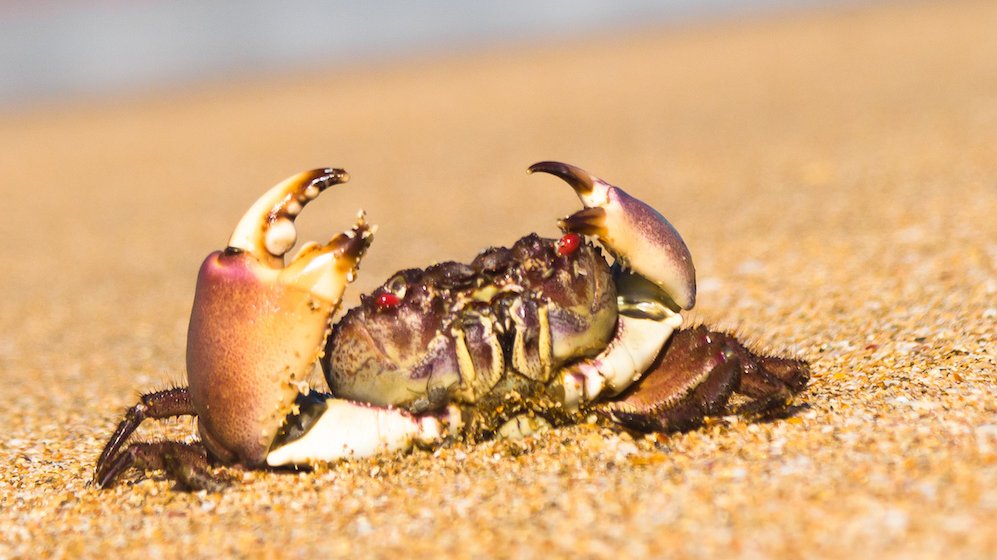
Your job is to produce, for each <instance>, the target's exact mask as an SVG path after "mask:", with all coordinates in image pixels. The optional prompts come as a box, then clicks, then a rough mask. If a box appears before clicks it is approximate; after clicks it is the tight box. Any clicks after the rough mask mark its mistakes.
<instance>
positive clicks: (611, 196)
mask: <svg viewBox="0 0 997 560" xmlns="http://www.w3.org/2000/svg"><path fill="white" fill-rule="evenodd" d="M529 171H530V173H534V172H537V171H540V172H543V173H549V174H551V175H556V176H557V177H560V178H561V179H563V180H564V181H565V182H567V183H568V184H569V185H571V187H572V188H573V189H575V192H576V193H577V194H578V198H579V199H581V201H582V204H584V205H585V208H584V209H582V210H579V211H578V212H575V213H574V214H572V215H570V216H568V217H566V218H564V219H563V220H561V221H560V222H559V225H560V227H561V229H562V230H564V231H566V232H575V233H580V234H583V235H593V236H596V237H598V239H599V241H600V242H601V243H602V244H603V245H604V246H605V247H606V248H607V249H608V250H609V251H610V252H611V253H612V254H613V256H614V257H615V258H616V259H617V261H618V262H620V263H621V264H622V265H624V266H626V267H628V268H630V269H632V270H633V271H635V272H637V273H638V274H640V275H641V276H643V277H645V278H647V279H648V280H650V281H651V282H653V283H654V284H655V285H657V286H658V287H659V288H661V289H662V290H664V291H665V292H666V293H667V294H668V296H669V297H670V298H671V299H672V300H673V301H674V302H675V304H677V305H678V306H679V307H681V308H682V309H692V307H693V306H694V305H695V304H696V269H695V268H694V267H693V264H692V256H691V255H690V254H689V248H688V247H686V245H685V242H684V241H682V237H681V236H680V235H679V233H678V232H677V231H676V230H675V228H674V227H673V226H672V225H671V224H670V223H668V220H666V219H665V217H664V216H662V215H661V214H660V213H658V211H657V210H655V209H654V208H651V207H650V206H648V205H647V204H645V203H644V202H642V201H640V200H638V199H636V198H634V197H632V196H630V195H629V194H627V193H626V192H625V191H624V190H623V189H621V188H619V187H614V186H612V185H610V184H608V183H606V182H605V181H603V180H602V179H599V178H598V177H595V176H594V175H591V174H589V173H588V172H587V171H585V170H583V169H580V168H578V167H575V166H573V165H568V164H566V163H560V162H556V161H542V162H539V163H535V164H533V165H531V166H530V168H529Z"/></svg>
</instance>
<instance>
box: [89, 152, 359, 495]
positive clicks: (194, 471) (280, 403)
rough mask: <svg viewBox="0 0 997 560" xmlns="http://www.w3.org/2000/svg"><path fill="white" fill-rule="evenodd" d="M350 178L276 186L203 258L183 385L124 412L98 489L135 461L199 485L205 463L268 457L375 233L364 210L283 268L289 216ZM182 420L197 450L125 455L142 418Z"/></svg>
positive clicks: (303, 176)
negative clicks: (194, 429) (192, 421)
mask: <svg viewBox="0 0 997 560" xmlns="http://www.w3.org/2000/svg"><path fill="white" fill-rule="evenodd" d="M348 180H349V175H348V174H347V173H346V172H345V171H343V170H341V169H330V168H324V169H315V170H312V171H306V172H302V173H298V174H297V175H294V176H292V177H290V178H288V179H286V180H284V181H282V182H281V183H279V184H277V185H276V186H275V187H273V188H272V189H270V190H269V191H267V192H266V193H265V194H264V195H263V196H262V197H260V198H259V199H258V200H257V201H256V203H254V204H253V205H252V207H251V208H250V209H249V211H248V212H246V214H245V215H244V216H243V217H242V219H241V220H240V221H239V223H238V225H237V226H236V228H235V231H234V232H233V233H232V236H231V238H230V240H229V243H228V247H227V248H226V249H225V250H223V251H215V252H213V253H211V254H210V255H208V257H207V258H206V259H205V260H204V262H203V264H202V265H201V269H200V272H199V274H198V278H197V288H196V292H195V295H194V304H193V309H192V312H191V318H190V327H189V330H188V335H187V380H188V382H189V387H178V388H175V389H169V390H166V391H159V392H155V393H149V394H146V395H143V396H142V399H141V402H140V403H139V404H137V405H135V406H134V407H132V409H130V410H129V411H128V413H127V415H126V418H125V419H124V420H123V421H122V422H121V423H120V424H119V426H118V429H117V431H116V432H115V434H114V435H113V436H112V437H111V439H110V441H109V442H108V444H107V445H106V446H105V448H104V451H103V453H102V454H101V457H100V459H99V460H98V462H97V468H96V473H95V477H94V479H95V481H96V482H97V483H98V484H99V485H100V486H107V485H109V484H110V483H111V482H113V480H114V479H115V478H116V477H117V476H118V475H119V474H120V473H121V472H123V471H124V470H126V469H128V468H129V467H131V466H133V465H134V466H149V467H155V468H168V469H171V470H174V471H175V473H174V474H176V475H177V477H178V478H181V479H186V481H187V482H188V483H190V485H194V484H195V480H197V479H199V478H201V479H203V477H204V473H203V471H204V468H205V467H206V465H207V462H208V459H209V458H211V459H213V460H214V461H217V462H221V463H224V464H239V465H243V466H247V467H254V466H256V465H259V464H261V463H263V462H264V461H265V459H266V456H267V453H268V452H269V450H270V447H271V445H272V443H273V442H274V440H275V438H276V437H277V434H278V431H279V430H281V428H282V426H283V424H284V422H285V420H286V418H287V417H288V415H289V414H290V413H292V412H293V411H294V410H295V408H296V400H297V399H298V397H299V395H300V394H301V392H302V389H303V388H304V389H307V383H306V376H307V375H308V373H309V372H310V371H311V368H312V366H313V364H314V363H315V361H316V360H317V358H318V355H319V353H321V351H322V345H323V343H324V341H325V337H326V335H327V333H328V330H329V326H330V321H331V319H332V315H333V313H334V312H335V310H336V308H337V307H338V305H339V302H340V299H341V298H342V294H343V291H344V290H345V288H346V285H347V284H348V283H349V282H351V281H352V280H353V277H354V275H355V273H356V269H357V267H358V265H359V261H360V259H361V257H362V256H363V254H364V252H365V251H366V249H367V247H368V246H369V244H370V242H371V240H372V235H373V228H372V227H371V226H369V225H368V224H367V223H366V222H365V220H364V217H363V213H362V212H361V213H360V214H359V215H358V217H357V221H356V223H355V224H354V225H353V227H352V228H350V229H349V230H347V231H345V232H343V233H340V234H337V235H335V236H334V237H333V238H332V239H331V240H330V241H329V242H328V243H326V244H324V245H320V244H317V243H308V244H306V245H305V246H304V247H302V249H301V250H300V251H299V252H298V254H297V255H296V256H295V257H294V258H293V259H292V260H291V262H290V263H289V264H287V265H286V266H285V264H284V255H285V254H286V253H287V252H288V251H289V250H290V249H291V248H292V247H293V246H294V244H295V241H296V237H297V235H296V230H295V227H294V219H295V218H296V217H297V216H298V214H299V213H300V212H301V210H302V209H303V208H304V207H305V205H307V204H308V203H309V202H310V201H312V200H314V199H315V198H316V197H318V195H319V194H320V193H321V192H322V191H324V190H325V189H327V188H329V187H331V186H333V185H338V184H341V183H345V182H346V181H348ZM306 392H307V391H306ZM182 415H195V416H197V417H198V431H199V433H200V436H201V442H202V443H201V444H186V443H178V442H152V443H136V444H133V445H131V446H129V447H128V448H127V449H125V450H122V449H121V448H122V446H123V445H124V443H125V442H126V441H127V439H128V437H129V436H130V435H131V434H132V432H134V431H135V429H136V428H137V427H138V425H139V424H140V423H141V422H142V420H144V419H146V418H166V417H170V416H182ZM202 445H203V447H202ZM171 465H172V467H171ZM183 473H187V474H183Z"/></svg>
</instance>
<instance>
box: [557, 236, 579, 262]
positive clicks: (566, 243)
mask: <svg viewBox="0 0 997 560" xmlns="http://www.w3.org/2000/svg"><path fill="white" fill-rule="evenodd" d="M581 244H582V236H580V235H578V234H577V233H566V234H564V237H562V238H561V240H560V241H558V242H557V254H558V255H561V256H562V257H564V256H567V255H570V254H572V253H574V252H575V251H577V250H578V247H579V246H581Z"/></svg>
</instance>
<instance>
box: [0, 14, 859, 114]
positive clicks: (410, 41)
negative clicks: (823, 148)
mask: <svg viewBox="0 0 997 560" xmlns="http://www.w3.org/2000/svg"><path fill="white" fill-rule="evenodd" d="M831 3H838V4H840V3H842V2H841V0H838V1H837V2H833V1H832V0H615V1H609V0H542V1H534V0H508V1H505V2H475V3H473V4H472V3H468V2H463V1H461V0H426V1H420V2H410V1H406V0H373V1H367V2H352V1H345V0H333V1H320V0H291V1H287V2H244V1H240V0H215V1H205V2H167V1H155V0H135V1H125V0H96V1H88V2H84V1H81V0H44V1H37V2H32V1H28V0H15V1H9V0H8V1H4V2H0V76H2V80H0V106H6V107H8V108H10V107H14V108H23V107H26V106H31V105H35V104H38V103H39V102H52V101H60V100H66V99H79V98H81V97H86V98H94V97H99V96H102V95H106V94H118V93H123V92H126V93H131V92H141V91H147V90H151V89H156V88H162V87H164V86H166V87H170V88H178V87H186V86H190V85H192V84H196V83H198V82H204V81H218V80H221V79H226V78H233V77H245V76H252V75H259V74H260V73H272V74H276V73H280V72H295V71H301V70H308V69H316V68H324V69H328V68H330V67H333V66H336V65H340V66H341V65H357V64H364V63H370V62H375V61H385V60H392V59H397V58H404V57H412V56H413V55H431V54H437V53H448V52H453V51H455V50H476V49H482V48H488V47H495V46H507V45H511V44H519V45H522V44H535V43H544V42H551V41H557V40H560V39H565V38H568V37H572V36H578V35H582V34H589V33H590V34H594V35H597V36H606V35H609V34H612V33H618V32H623V31H627V30H633V29H635V28H648V27H652V26H658V25H662V24H679V23H682V22H689V21H696V20H702V19H708V18H721V17H725V18H730V17H740V16H747V15H757V14H759V13H765V12H771V11H777V10H786V9H790V8H792V9H800V8H802V7H806V6H812V5H816V4H831Z"/></svg>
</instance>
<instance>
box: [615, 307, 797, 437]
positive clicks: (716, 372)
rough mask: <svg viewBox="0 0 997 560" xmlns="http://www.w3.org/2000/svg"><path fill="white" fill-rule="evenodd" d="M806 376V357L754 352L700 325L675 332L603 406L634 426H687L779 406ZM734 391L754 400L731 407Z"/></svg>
mask: <svg viewBox="0 0 997 560" xmlns="http://www.w3.org/2000/svg"><path fill="white" fill-rule="evenodd" d="M809 378H810V366H809V365H808V364H807V363H806V362H803V361H801V360H794V359H790V358H780V357H774V356H760V355H757V354H754V353H752V352H751V351H750V350H748V349H747V348H745V347H744V345H742V344H741V343H740V342H738V340H737V339H735V338H734V337H733V336H731V335H729V334H726V333H721V332H713V331H710V330H708V329H707V328H706V327H703V326H700V327H696V328H693V329H685V330H682V331H679V332H677V333H676V334H675V335H673V337H672V340H671V341H670V342H669V344H668V346H667V347H666V349H665V351H664V352H662V354H661V355H660V356H659V357H658V360H657V361H656V362H655V364H654V365H653V366H652V368H651V370H650V371H649V372H648V373H647V374H646V375H645V376H644V378H643V379H641V380H640V381H639V382H638V383H637V385H635V386H634V387H632V388H631V389H630V390H628V391H627V392H626V393H625V394H624V395H622V397H621V399H620V400H618V401H614V402H611V403H607V404H605V405H603V408H602V411H603V413H605V414H607V415H608V416H609V417H610V418H611V419H612V420H614V421H615V422H617V423H619V424H621V425H623V426H625V427H627V428H630V429H634V430H639V431H644V432H669V431H675V430H686V429H690V428H694V427H696V426H698V425H700V424H702V422H703V420H705V419H706V418H707V417H709V416H718V415H725V414H730V413H734V414H741V415H749V414H762V413H771V412H774V411H778V410H780V409H783V408H785V407H786V406H787V405H788V404H789V403H790V401H791V399H792V396H793V395H794V394H796V393H799V392H800V391H802V390H803V388H804V387H806V384H807V381H808V380H809ZM735 392H736V393H740V394H742V395H745V396H748V397H751V398H752V399H753V400H751V401H749V402H747V403H744V404H741V405H738V406H730V403H729V401H730V398H731V396H732V395H733V393H735Z"/></svg>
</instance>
